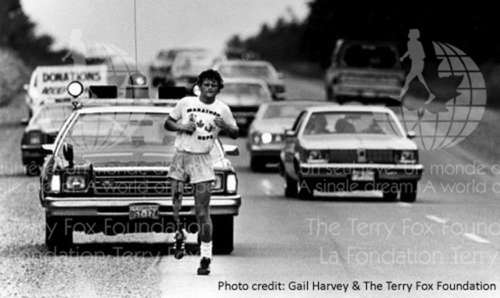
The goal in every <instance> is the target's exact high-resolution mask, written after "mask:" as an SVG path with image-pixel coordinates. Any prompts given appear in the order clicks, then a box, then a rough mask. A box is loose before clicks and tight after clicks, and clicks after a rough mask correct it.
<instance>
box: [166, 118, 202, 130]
mask: <svg viewBox="0 0 500 298" xmlns="http://www.w3.org/2000/svg"><path fill="white" fill-rule="evenodd" d="M164 127H165V129H166V130H170V131H181V132H188V133H192V132H193V131H195V129H196V126H195V124H194V123H193V122H189V123H187V124H182V123H180V122H179V123H178V122H177V121H176V120H175V119H173V118H172V117H170V116H168V118H167V120H165V125H164Z"/></svg>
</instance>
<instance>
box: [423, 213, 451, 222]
mask: <svg viewBox="0 0 500 298" xmlns="http://www.w3.org/2000/svg"><path fill="white" fill-rule="evenodd" d="M425 217H427V219H429V220H432V221H435V222H437V223H440V224H445V223H447V222H448V220H447V219H445V218H441V217H438V216H435V215H432V214H428V215H426V216H425Z"/></svg>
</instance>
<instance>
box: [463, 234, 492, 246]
mask: <svg viewBox="0 0 500 298" xmlns="http://www.w3.org/2000/svg"><path fill="white" fill-rule="evenodd" d="M464 237H465V238H468V239H469V240H472V241H474V242H478V243H486V244H488V243H490V241H489V240H487V239H484V238H483V237H481V236H478V235H476V234H472V233H465V234H464Z"/></svg>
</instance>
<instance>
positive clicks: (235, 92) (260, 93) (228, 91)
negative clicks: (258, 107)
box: [220, 83, 270, 99]
mask: <svg viewBox="0 0 500 298" xmlns="http://www.w3.org/2000/svg"><path fill="white" fill-rule="evenodd" d="M220 94H221V96H237V97H254V98H266V99H270V95H269V93H268V92H267V90H266V89H264V87H263V86H262V85H261V84H253V83H225V84H224V88H223V89H222V90H221V93H220Z"/></svg>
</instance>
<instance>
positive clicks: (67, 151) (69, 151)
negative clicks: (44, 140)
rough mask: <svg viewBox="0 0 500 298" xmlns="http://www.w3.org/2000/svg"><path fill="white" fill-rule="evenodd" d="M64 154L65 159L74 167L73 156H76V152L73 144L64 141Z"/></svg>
mask: <svg viewBox="0 0 500 298" xmlns="http://www.w3.org/2000/svg"><path fill="white" fill-rule="evenodd" d="M63 156H64V159H66V161H67V162H68V163H69V167H70V168H72V167H73V165H74V163H73V158H74V153H73V145H71V144H68V143H64V145H63Z"/></svg>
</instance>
